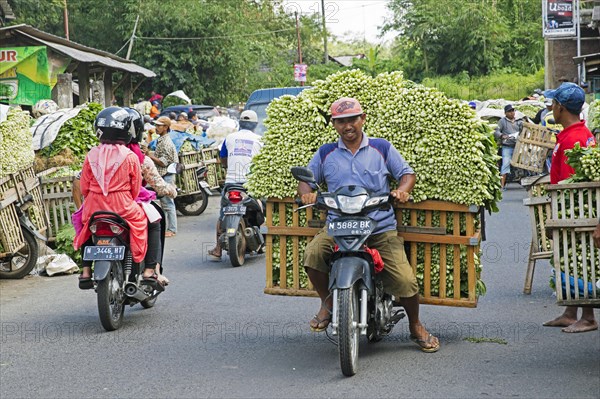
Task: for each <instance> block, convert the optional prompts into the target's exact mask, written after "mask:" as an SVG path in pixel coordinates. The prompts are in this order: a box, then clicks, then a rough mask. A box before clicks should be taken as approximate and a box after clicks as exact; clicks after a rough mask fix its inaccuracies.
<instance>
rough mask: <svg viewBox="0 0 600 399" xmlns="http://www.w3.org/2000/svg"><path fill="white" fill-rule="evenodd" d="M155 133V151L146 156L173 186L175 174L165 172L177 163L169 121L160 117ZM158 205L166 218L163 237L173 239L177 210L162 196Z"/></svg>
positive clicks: (148, 152) (164, 117)
mask: <svg viewBox="0 0 600 399" xmlns="http://www.w3.org/2000/svg"><path fill="white" fill-rule="evenodd" d="M154 125H155V126H156V133H157V134H158V135H159V137H158V140H157V144H156V151H154V153H152V152H150V151H149V150H148V149H146V152H145V153H146V155H147V156H148V157H149V158H150V159H152V161H154V163H155V164H156V169H158V173H159V174H160V176H161V177H162V178H163V179H164V180H165V182H167V183H169V184H173V185H174V184H175V174H173V173H168V172H167V166H169V165H170V164H172V163H174V162H179V156H178V155H177V149H176V148H175V144H173V140H171V137H169V129H170V127H171V119H169V118H168V117H166V116H161V117H160V118H158V119H157V120H156V122H154ZM160 204H161V206H162V209H163V211H164V212H165V216H166V217H167V220H166V222H167V231H166V233H165V237H173V236H174V235H175V234H176V233H177V210H176V209H175V201H174V200H173V198H170V197H167V196H163V197H161V198H160Z"/></svg>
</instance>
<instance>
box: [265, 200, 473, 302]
mask: <svg viewBox="0 0 600 399" xmlns="http://www.w3.org/2000/svg"><path fill="white" fill-rule="evenodd" d="M297 207H298V206H297V205H296V204H295V203H294V201H293V199H289V198H287V199H283V200H277V199H269V200H268V201H267V209H266V228H267V235H266V236H267V237H266V250H267V253H266V259H267V261H266V264H267V269H266V288H265V290H264V292H265V293H266V294H273V295H292V296H317V295H316V292H315V291H313V289H312V287H311V285H310V283H308V284H306V286H303V285H304V284H303V279H301V276H302V275H303V274H304V270H303V269H304V268H303V266H302V265H303V251H304V245H305V243H307V242H309V241H310V240H311V239H312V237H314V235H315V234H316V233H317V232H318V231H319V230H320V227H319V223H318V222H319V221H322V220H324V218H325V215H324V214H322V213H317V214H315V213H314V211H313V210H312V209H311V208H308V209H306V211H305V215H303V214H298V213H297V212H293V210H294V209H297ZM478 213H479V208H478V207H469V206H462V205H456V204H452V203H448V202H441V201H424V202H421V203H418V204H404V205H403V206H402V209H396V218H397V220H398V226H399V227H398V230H399V231H398V235H400V236H401V237H403V238H404V241H405V247H407V249H408V251H407V255H408V256H409V262H410V263H411V265H412V267H413V269H414V270H415V273H417V276H418V277H419V274H420V273H421V271H420V270H417V259H419V252H421V253H423V255H424V256H423V261H424V265H423V271H422V273H423V276H422V278H419V280H420V282H421V281H422V288H423V289H422V291H423V292H422V294H421V296H420V299H421V303H424V304H432V305H445V306H462V307H476V306H477V293H476V289H477V288H476V285H477V278H478V274H479V267H478V261H479V245H480V241H481V234H480V230H479V229H478V227H477V214H478ZM281 215H284V217H282V216H281ZM304 218H305V219H306V220H304ZM301 219H302V220H301ZM461 222H462V223H464V224H465V228H464V229H462V231H461ZM449 226H452V228H451V229H450V230H451V232H450V233H448V230H449V229H448V227H449ZM303 244H304V245H303ZM436 251H437V252H439V253H440V258H439V271H440V273H439V278H438V277H437V275H436V276H433V274H432V271H434V270H437V266H438V263H434V261H433V257H432V254H433V253H436ZM461 270H462V272H463V273H462V274H461ZM432 276H433V277H434V279H433V280H432ZM465 276H466V277H465ZM274 280H276V281H279V284H276V283H275V282H274ZM451 281H452V283H450V282H451ZM448 285H450V290H448V289H447V287H448ZM461 286H462V288H461ZM465 287H466V289H465ZM449 291H452V292H451V293H450V292H449Z"/></svg>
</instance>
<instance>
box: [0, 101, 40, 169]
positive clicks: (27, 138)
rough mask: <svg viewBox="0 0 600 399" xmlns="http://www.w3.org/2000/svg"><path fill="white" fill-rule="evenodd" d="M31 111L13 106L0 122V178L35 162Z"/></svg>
mask: <svg viewBox="0 0 600 399" xmlns="http://www.w3.org/2000/svg"><path fill="white" fill-rule="evenodd" d="M30 120H31V117H30V116H29V112H26V111H21V110H20V109H18V108H13V109H11V110H10V111H8V115H7V119H6V120H5V121H3V122H0V178H1V177H4V176H7V175H8V174H10V173H15V172H17V171H19V170H21V169H25V168H28V167H30V166H31V165H32V164H33V158H34V153H33V147H32V143H31V141H32V136H31V132H30V131H29V122H30Z"/></svg>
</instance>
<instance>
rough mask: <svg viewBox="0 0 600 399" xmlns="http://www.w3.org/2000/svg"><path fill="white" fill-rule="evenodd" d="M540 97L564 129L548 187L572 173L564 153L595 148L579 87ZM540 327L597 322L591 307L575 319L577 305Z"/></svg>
mask: <svg viewBox="0 0 600 399" xmlns="http://www.w3.org/2000/svg"><path fill="white" fill-rule="evenodd" d="M544 95H545V96H546V97H551V98H552V113H553V115H554V120H555V121H556V123H560V124H561V125H562V126H563V128H564V129H563V130H562V131H561V132H560V133H559V134H558V135H557V136H556V146H555V147H554V151H553V153H552V168H551V169H550V184H557V183H559V182H560V181H562V180H565V179H567V178H569V177H570V176H571V175H573V174H574V173H575V170H574V169H573V167H572V166H571V165H569V164H567V157H566V155H565V151H567V150H570V149H572V148H573V147H574V146H575V144H576V143H579V145H580V146H581V147H587V146H593V145H596V140H595V139H594V136H593V135H592V133H591V132H590V130H589V129H588V128H587V127H586V126H585V122H583V121H581V120H580V119H579V113H580V112H581V108H582V107H583V104H584V103H585V93H584V91H583V89H581V87H579V86H578V85H576V84H574V83H568V82H567V83H563V84H562V85H560V87H559V88H558V89H556V90H548V91H547V92H545V93H544ZM596 244H597V242H596ZM544 326H548V327H564V328H563V329H562V331H563V332H566V333H578V332H586V331H593V330H597V329H598V322H597V321H596V319H595V317H594V309H593V308H590V307H582V314H581V319H579V320H577V306H567V307H566V309H565V311H564V313H563V314H562V315H560V316H559V317H557V318H556V319H554V320H550V321H547V322H546V323H544Z"/></svg>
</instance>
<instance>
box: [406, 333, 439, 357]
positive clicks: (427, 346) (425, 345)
mask: <svg viewBox="0 0 600 399" xmlns="http://www.w3.org/2000/svg"><path fill="white" fill-rule="evenodd" d="M433 338H435V337H434V336H433V335H431V334H429V335H428V336H427V339H420V338H417V337H416V336H414V335H412V334H411V335H410V340H411V341H412V342H414V343H415V344H417V345H419V347H420V349H421V350H422V351H423V352H426V353H433V352H437V351H438V350H440V343H439V342H438V343H437V344H435V345H434V346H432V345H433Z"/></svg>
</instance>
